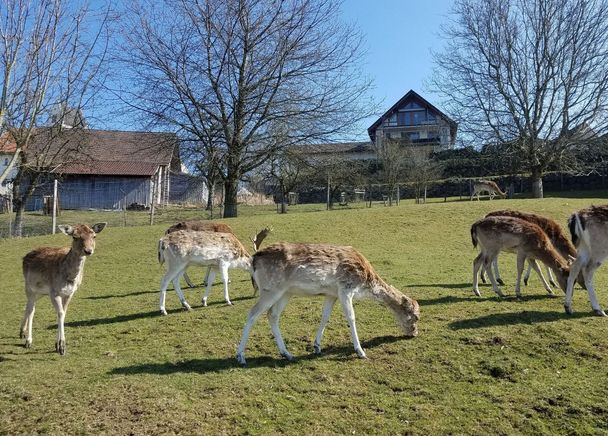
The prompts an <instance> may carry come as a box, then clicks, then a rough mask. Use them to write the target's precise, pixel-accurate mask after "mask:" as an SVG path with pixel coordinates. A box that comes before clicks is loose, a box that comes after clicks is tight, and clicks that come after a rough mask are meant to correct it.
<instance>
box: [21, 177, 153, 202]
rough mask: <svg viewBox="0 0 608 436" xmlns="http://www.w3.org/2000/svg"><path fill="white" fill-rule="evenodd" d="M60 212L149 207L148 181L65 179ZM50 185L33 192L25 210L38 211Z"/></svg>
mask: <svg viewBox="0 0 608 436" xmlns="http://www.w3.org/2000/svg"><path fill="white" fill-rule="evenodd" d="M58 191H59V205H60V208H61V209H123V208H124V207H125V206H128V205H130V204H132V203H138V204H144V205H146V206H149V205H150V178H149V177H143V176H133V177H125V176H65V177H64V178H63V179H61V180H60V181H59V188H58ZM52 192H53V189H52V182H49V183H45V184H44V185H43V186H41V189H38V190H36V192H35V194H34V195H33V196H32V198H31V199H30V201H28V204H27V209H28V210H40V209H41V208H42V204H43V196H44V195H51V194H52Z"/></svg>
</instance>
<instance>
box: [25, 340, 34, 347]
mask: <svg viewBox="0 0 608 436" xmlns="http://www.w3.org/2000/svg"><path fill="white" fill-rule="evenodd" d="M24 347H25V348H32V341H30V340H29V339H28V340H27V341H25V345H24Z"/></svg>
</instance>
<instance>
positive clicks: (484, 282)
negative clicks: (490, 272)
mask: <svg viewBox="0 0 608 436" xmlns="http://www.w3.org/2000/svg"><path fill="white" fill-rule="evenodd" d="M479 278H480V279H481V282H482V283H483V284H484V285H485V284H486V283H487V282H486V269H485V268H484V266H483V265H482V266H481V271H480V272H479Z"/></svg>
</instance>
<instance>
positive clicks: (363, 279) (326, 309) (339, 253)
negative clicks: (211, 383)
mask: <svg viewBox="0 0 608 436" xmlns="http://www.w3.org/2000/svg"><path fill="white" fill-rule="evenodd" d="M252 275H253V281H254V282H255V285H256V286H257V287H258V288H259V290H260V291H259V292H260V298H259V300H258V302H257V303H256V304H255V305H254V306H253V308H252V309H251V310H250V312H249V315H248V316H247V322H246V324H245V327H244V328H243V334H242V336H241V342H240V344H239V347H238V350H237V355H236V358H237V360H238V362H239V363H240V364H241V365H245V364H246V361H245V348H246V346H247V340H248V338H249V332H250V331H251V328H252V327H253V324H254V323H255V322H256V320H257V319H258V317H259V316H260V315H261V314H262V313H264V312H267V315H268V319H269V320H270V328H271V330H272V334H273V336H274V339H275V341H276V344H277V346H278V348H279V352H280V353H281V355H282V356H283V357H284V358H286V359H287V360H293V356H292V355H291V354H289V352H288V351H287V348H286V347H285V342H284V341H283V337H282V335H281V331H280V330H279V317H280V316H281V313H282V312H283V310H284V309H285V306H286V305H287V303H288V302H289V299H290V298H291V297H292V296H294V295H303V296H316V295H322V296H324V297H325V302H324V304H323V314H322V316H321V324H320V325H319V329H318V330H317V335H316V337H315V341H314V350H315V352H316V353H320V352H321V338H322V336H323V332H324V330H325V326H326V325H327V322H328V321H329V316H330V314H331V311H332V308H333V306H334V304H335V302H336V300H340V304H341V305H342V310H343V311H344V315H345V316H346V320H347V322H348V325H349V326H350V332H351V337H352V342H353V345H354V347H355V351H356V353H357V354H358V355H359V357H362V358H365V357H366V355H365V352H364V351H363V348H362V347H361V344H360V343H359V336H358V335H357V327H356V325H355V312H354V309H353V304H352V300H353V298H363V297H368V298H373V299H374V300H376V301H378V302H380V303H381V304H383V305H385V306H388V307H389V308H390V309H391V310H392V311H393V314H394V315H395V318H396V319H397V321H398V322H399V324H400V325H401V328H402V329H403V331H404V333H405V334H406V336H409V337H414V336H416V335H417V334H418V328H417V322H418V320H419V318H420V308H419V306H418V303H417V302H416V300H414V299H411V298H409V297H407V296H406V295H404V294H402V293H401V292H399V291H398V290H397V289H395V288H394V287H392V286H390V285H388V284H387V283H386V282H385V281H384V280H382V279H381V278H380V276H378V274H377V273H376V271H375V270H374V269H373V268H372V266H371V265H370V263H369V262H368V261H367V259H366V258H365V257H363V255H362V254H361V253H359V252H358V251H356V250H355V249H354V248H352V247H344V246H334V245H325V244H290V243H286V242H282V243H278V244H273V245H271V246H269V247H267V248H264V249H263V250H260V251H258V252H257V253H255V254H254V255H253V260H252Z"/></svg>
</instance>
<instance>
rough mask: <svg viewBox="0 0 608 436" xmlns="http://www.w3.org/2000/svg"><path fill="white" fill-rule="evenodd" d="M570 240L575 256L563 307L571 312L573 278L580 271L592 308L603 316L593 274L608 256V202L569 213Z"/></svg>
mask: <svg viewBox="0 0 608 436" xmlns="http://www.w3.org/2000/svg"><path fill="white" fill-rule="evenodd" d="M568 227H569V229H570V234H571V236H572V242H573V243H574V246H575V247H576V260H575V261H574V262H573V263H572V265H571V267H570V276H569V277H568V285H567V289H566V299H565V301H564V308H565V310H566V313H568V314H571V313H572V292H573V289H574V281H575V280H576V279H577V278H578V277H579V274H582V276H583V280H584V282H585V287H586V288H587V293H588V294H589V301H590V302H591V307H592V309H593V312H594V313H595V314H596V315H598V316H606V312H604V310H603V309H602V307H601V306H600V304H599V303H598V301H597V296H596V295H595V288H594V286H593V275H594V274H595V271H596V270H597V269H598V268H599V266H600V265H601V264H602V263H604V261H605V260H606V258H608V205H604V206H591V207H588V208H586V209H581V210H579V211H578V212H576V213H574V214H572V215H571V216H570V219H569V220H568Z"/></svg>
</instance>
